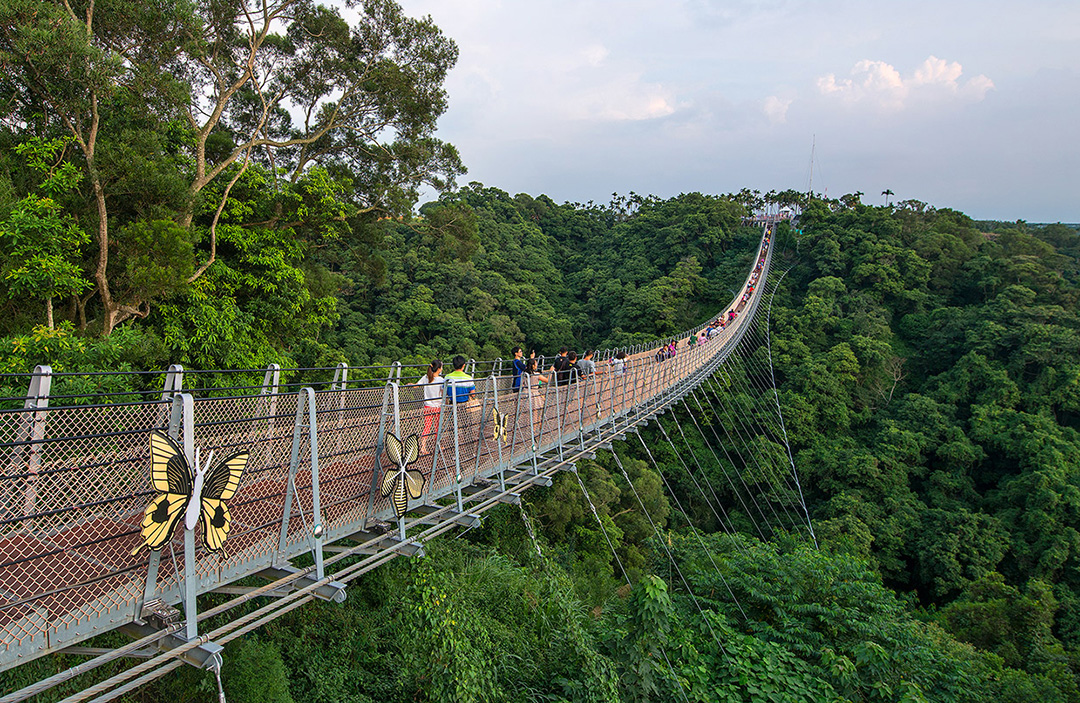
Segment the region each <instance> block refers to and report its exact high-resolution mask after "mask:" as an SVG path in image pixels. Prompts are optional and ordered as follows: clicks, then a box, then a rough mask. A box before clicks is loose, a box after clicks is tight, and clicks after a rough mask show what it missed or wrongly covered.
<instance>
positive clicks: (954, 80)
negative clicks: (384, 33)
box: [401, 0, 1080, 222]
mask: <svg viewBox="0 0 1080 703" xmlns="http://www.w3.org/2000/svg"><path fill="white" fill-rule="evenodd" d="M401 4H402V5H403V7H404V8H405V10H406V11H407V12H408V13H409V14H411V15H414V16H419V15H431V17H432V19H433V20H434V21H435V23H436V24H437V25H438V26H439V27H440V28H441V29H442V30H443V31H444V32H445V33H446V34H447V35H448V36H450V37H451V38H453V39H454V40H455V41H456V42H457V44H458V47H459V48H460V51H461V57H460V59H459V61H458V65H457V67H456V68H455V69H454V71H453V72H452V73H451V75H450V76H449V78H448V80H447V83H446V88H447V91H448V92H449V96H450V108H449V110H448V111H447V113H446V114H445V115H444V116H443V117H442V119H441V121H440V128H439V136H440V137H441V138H443V139H445V140H447V141H449V142H451V143H452V144H454V145H456V146H457V147H458V149H459V150H460V151H461V154H462V157H463V159H464V161H465V164H466V166H467V167H468V168H469V174H468V175H467V176H466V177H465V178H464V181H465V182H467V181H471V180H476V181H480V182H483V183H484V184H485V185H489V186H495V187H498V188H501V189H503V190H506V191H508V192H510V193H512V194H513V193H518V192H525V193H530V194H532V195H539V194H541V193H543V194H547V195H549V196H550V197H551V198H553V199H554V200H556V201H557V202H563V201H566V200H570V201H580V202H585V201H588V200H595V201H597V202H607V200H608V199H609V198H610V196H611V194H612V193H613V192H619V193H624V194H625V193H628V192H629V191H635V192H637V193H640V194H655V195H658V196H661V197H668V196H672V195H677V194H678V193H680V192H689V191H701V192H705V193H724V192H730V191H737V190H739V189H740V188H743V187H749V188H757V189H760V190H763V191H767V190H770V189H777V190H783V189H785V188H795V189H800V190H804V189H806V187H807V185H808V182H809V175H810V168H809V167H810V152H811V144H812V143H813V142H814V141H815V140H816V150H815V154H816V156H815V168H814V184H813V185H814V190H815V191H819V192H821V191H826V192H827V193H828V195H829V196H832V197H837V196H840V195H842V194H844V193H850V192H854V191H863V192H864V193H866V195H865V196H864V197H863V201H864V202H867V203H871V204H881V203H882V202H883V198H882V196H881V195H880V193H881V191H883V190H885V189H886V188H888V189H891V190H893V191H894V192H895V193H896V198H899V199H906V198H914V199H918V200H923V201H926V202H928V203H930V204H931V205H934V206H937V207H952V208H955V209H958V210H962V211H964V212H966V213H967V214H969V215H971V216H972V217H975V218H978V219H983V218H986V219H1003V220H1015V219H1024V220H1027V221H1029V222H1046V221H1059V220H1060V221H1066V222H1078V221H1080V205H1078V198H1077V195H1078V190H1080V188H1078V187H1080V146H1078V145H1080V126H1078V125H1080V2H1076V1H1075V0H1072V1H1070V2H1050V1H1045V0H1035V1H1030V2H1024V3H1020V2H1001V1H999V0H983V1H981V2H969V1H967V0H961V1H950V0H939V1H938V2H929V1H923V0H910V1H907V2H892V3H885V2H878V1H877V0H862V1H861V2H854V1H853V0H818V1H815V2H811V1H809V0H759V1H752V0H733V1H730V2H712V1H709V0H685V1H682V2H678V1H674V0H627V1H625V2H589V1H587V0H577V1H574V2H571V1H569V0H549V1H546V2H523V1H520V0H453V2H447V1H446V0H438V1H437V0H401Z"/></svg>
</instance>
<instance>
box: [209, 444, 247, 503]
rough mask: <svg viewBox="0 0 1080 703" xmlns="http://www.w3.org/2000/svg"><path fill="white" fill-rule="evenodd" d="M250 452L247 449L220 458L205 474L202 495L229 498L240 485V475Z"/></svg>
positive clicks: (242, 473)
mask: <svg viewBox="0 0 1080 703" xmlns="http://www.w3.org/2000/svg"><path fill="white" fill-rule="evenodd" d="M249 455H250V453H249V452H248V451H247V450H244V451H242V452H237V453H236V454H233V455H232V456H229V457H226V458H224V459H222V460H221V462H220V463H218V464H217V465H216V466H215V467H214V468H212V469H210V472H209V473H208V474H206V481H205V482H204V483H203V489H202V497H203V498H211V499H215V500H230V499H232V497H233V495H235V494H236V489H237V488H239V487H240V477H241V476H243V475H244V469H245V468H246V467H247V462H248V457H249Z"/></svg>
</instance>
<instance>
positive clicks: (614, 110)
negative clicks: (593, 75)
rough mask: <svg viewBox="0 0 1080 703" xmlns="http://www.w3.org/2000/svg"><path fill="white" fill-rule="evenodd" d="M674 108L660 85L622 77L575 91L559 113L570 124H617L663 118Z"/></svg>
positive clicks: (612, 77) (671, 98) (669, 94)
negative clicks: (595, 122)
mask: <svg viewBox="0 0 1080 703" xmlns="http://www.w3.org/2000/svg"><path fill="white" fill-rule="evenodd" d="M676 106H677V103H676V100H675V97H674V96H673V95H672V93H671V91H670V90H667V89H666V88H664V86H663V85H661V84H658V83H645V82H642V80H641V77H640V76H639V75H637V74H631V73H625V74H622V75H618V76H610V77H608V79H607V81H606V82H603V83H599V84H590V85H588V86H586V87H584V88H582V89H578V91H577V92H576V94H573V95H570V96H567V98H566V99H565V102H564V111H563V112H564V115H565V117H567V118H568V119H572V120H587V121H601V122H621V121H626V120H651V119H656V118H658V117H667V116H668V115H670V114H672V113H674V112H675V109H676Z"/></svg>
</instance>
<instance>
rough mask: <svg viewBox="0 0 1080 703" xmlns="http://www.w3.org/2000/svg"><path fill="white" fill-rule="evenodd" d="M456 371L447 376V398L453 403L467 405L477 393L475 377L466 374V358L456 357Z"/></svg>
mask: <svg viewBox="0 0 1080 703" xmlns="http://www.w3.org/2000/svg"><path fill="white" fill-rule="evenodd" d="M453 363H454V370H453V371H451V372H450V373H448V374H446V397H447V398H448V399H449V400H450V402H451V403H465V402H466V401H468V400H469V399H471V398H472V395H473V393H474V392H475V391H476V384H475V383H473V377H472V376H470V375H469V374H467V373H465V357H463V356H462V355H461V354H458V355H457V356H455V357H454V362H453Z"/></svg>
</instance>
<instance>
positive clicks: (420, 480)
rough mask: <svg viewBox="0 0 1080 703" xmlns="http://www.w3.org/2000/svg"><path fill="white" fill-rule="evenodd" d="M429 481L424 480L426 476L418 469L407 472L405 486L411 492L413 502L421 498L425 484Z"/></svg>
mask: <svg viewBox="0 0 1080 703" xmlns="http://www.w3.org/2000/svg"><path fill="white" fill-rule="evenodd" d="M425 483H427V480H426V479H425V478H424V474H422V473H420V472H419V471H417V470H416V469H411V470H409V471H406V472H405V486H406V488H408V490H409V495H410V496H411V497H412V498H413V500H415V499H417V498H419V497H420V496H421V495H423V493H424V484H425Z"/></svg>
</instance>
